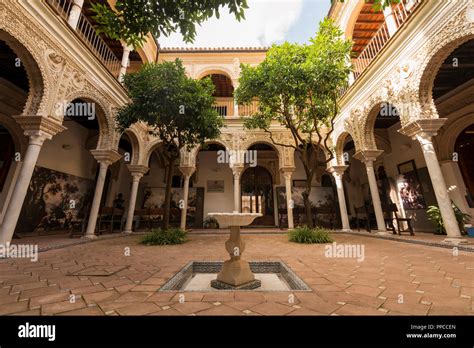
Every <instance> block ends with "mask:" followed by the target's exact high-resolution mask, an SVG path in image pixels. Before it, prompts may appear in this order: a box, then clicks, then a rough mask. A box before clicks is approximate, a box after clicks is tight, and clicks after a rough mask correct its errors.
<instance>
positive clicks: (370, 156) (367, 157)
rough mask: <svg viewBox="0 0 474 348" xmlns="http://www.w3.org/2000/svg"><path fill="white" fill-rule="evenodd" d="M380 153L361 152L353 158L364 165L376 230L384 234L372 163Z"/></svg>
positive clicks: (383, 223) (376, 151)
mask: <svg viewBox="0 0 474 348" xmlns="http://www.w3.org/2000/svg"><path fill="white" fill-rule="evenodd" d="M381 153H382V151H381V150H363V151H359V152H357V153H356V154H355V155H354V157H355V158H357V159H359V160H360V161H362V162H363V163H364V164H365V168H366V171H367V178H368V179H369V187H370V195H371V197H372V205H373V207H374V213H375V219H376V221H377V229H378V230H379V232H386V231H387V229H386V227H385V219H384V216H383V211H382V204H381V203H380V196H379V189H378V187H377V179H376V178H375V172H374V161H375V159H376V158H377V157H378V156H379V155H380V154H381Z"/></svg>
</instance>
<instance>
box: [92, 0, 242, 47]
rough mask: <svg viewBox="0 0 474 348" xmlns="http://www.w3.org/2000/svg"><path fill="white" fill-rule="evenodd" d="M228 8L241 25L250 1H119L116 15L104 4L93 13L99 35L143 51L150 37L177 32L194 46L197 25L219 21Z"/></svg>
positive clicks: (95, 7)
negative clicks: (142, 46) (215, 18)
mask: <svg viewBox="0 0 474 348" xmlns="http://www.w3.org/2000/svg"><path fill="white" fill-rule="evenodd" d="M224 6H227V7H228V8H229V12H230V13H233V14H234V15H235V17H236V19H237V20H238V21H240V20H241V19H244V18H245V17H244V10H245V9H247V8H248V6H247V0H119V1H117V2H116V4H115V11H114V10H112V9H111V8H110V7H109V6H108V5H107V4H100V3H97V4H92V9H93V11H94V12H95V13H96V16H95V17H94V19H95V20H96V21H97V23H98V24H99V27H98V31H99V32H103V33H105V34H106V35H107V36H109V37H110V38H112V39H116V40H125V41H126V42H127V44H129V45H131V46H134V47H140V46H141V45H142V44H143V43H144V42H145V40H146V36H147V35H148V33H151V34H153V35H154V36H155V37H156V38H159V37H160V36H161V35H164V36H168V35H170V34H171V33H173V32H175V31H177V30H179V31H180V32H181V34H182V35H183V38H184V41H185V42H192V41H194V38H195V36H196V24H201V23H202V22H204V21H205V20H207V19H209V18H210V17H212V16H213V15H215V16H216V17H217V18H219V11H220V10H221V7H224Z"/></svg>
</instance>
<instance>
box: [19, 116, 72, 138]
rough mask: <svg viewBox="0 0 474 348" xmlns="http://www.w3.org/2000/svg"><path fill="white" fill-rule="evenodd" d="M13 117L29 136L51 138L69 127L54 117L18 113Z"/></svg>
mask: <svg viewBox="0 0 474 348" xmlns="http://www.w3.org/2000/svg"><path fill="white" fill-rule="evenodd" d="M13 118H14V119H15V121H16V122H17V123H18V124H19V125H20V127H21V128H22V129H23V131H24V134H25V135H26V136H28V137H34V136H36V137H43V138H44V139H51V138H52V137H53V136H54V135H56V134H58V133H60V132H62V131H64V130H66V129H67V128H66V127H64V126H63V125H62V124H60V123H59V122H58V121H57V120H55V119H53V118H52V117H47V116H24V115H17V116H13Z"/></svg>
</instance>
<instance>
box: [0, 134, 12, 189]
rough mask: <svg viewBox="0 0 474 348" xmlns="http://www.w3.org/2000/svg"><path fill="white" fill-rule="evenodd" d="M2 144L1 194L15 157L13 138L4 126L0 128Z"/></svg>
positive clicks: (0, 155)
mask: <svg viewBox="0 0 474 348" xmlns="http://www.w3.org/2000/svg"><path fill="white" fill-rule="evenodd" d="M0 144H2V146H1V147H0V192H2V191H3V187H4V186H5V182H6V180H7V176H8V172H9V171H10V167H11V164H12V161H13V156H14V155H15V144H14V143H13V138H12V137H11V135H10V133H9V132H8V131H7V130H6V129H5V128H3V127H2V126H0Z"/></svg>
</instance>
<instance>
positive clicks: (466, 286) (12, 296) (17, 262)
mask: <svg viewBox="0 0 474 348" xmlns="http://www.w3.org/2000/svg"><path fill="white" fill-rule="evenodd" d="M333 236H334V238H335V241H336V242H337V243H341V244H343V243H344V244H357V245H362V246H364V248H365V249H364V251H365V255H364V261H362V262H358V261H357V260H356V259H355V258H329V257H326V256H325V250H326V249H325V245H300V244H294V243H289V242H288V241H287V237H286V236H285V235H281V234H278V235H277V234H267V235H255V234H251V235H245V236H244V238H245V240H246V242H247V247H246V250H245V252H244V258H246V259H247V260H254V261H260V260H281V261H283V262H285V263H286V264H287V265H288V266H289V267H291V268H292V269H293V271H294V272H296V273H297V274H298V275H299V276H300V277H301V278H302V279H303V280H304V281H305V282H306V283H307V284H308V285H309V286H310V287H311V288H312V289H313V291H312V292H290V291H286V292H264V291H253V292H158V291H157V290H158V289H159V288H160V287H161V286H162V285H163V284H164V283H165V282H166V281H167V280H168V279H169V278H170V277H171V276H173V275H174V274H175V273H176V272H177V271H179V270H180V269H181V268H182V267H183V266H184V265H186V264H187V263H188V262H189V261H193V260H194V261H206V260H208V261H213V260H224V259H227V255H226V251H225V249H224V242H225V240H226V239H227V237H226V236H225V235H193V234H191V235H190V238H189V241H188V242H187V243H185V244H183V245H175V246H142V245H140V244H138V236H130V237H123V238H114V239H105V240H101V241H97V242H94V243H87V244H82V245H75V246H69V247H65V248H62V249H56V250H50V251H45V252H42V253H40V254H39V261H38V262H30V260H25V259H7V260H0V315H9V314H14V315H23V314H30V315H40V314H41V315H406V314H420V315H438V314H441V315H473V314H474V307H473V298H474V254H473V253H471V252H464V251H459V252H458V253H453V250H451V249H442V248H436V247H429V246H424V245H416V244H408V243H400V242H394V241H388V240H382V239H376V238H366V237H363V236H358V235H349V234H333ZM127 255H129V256H127ZM98 265H109V266H111V267H106V268H107V269H108V270H109V271H111V272H112V273H109V275H104V273H101V271H100V269H104V267H93V268H92V270H93V271H94V272H95V273H94V274H96V275H92V273H90V272H83V273H82V274H83V275H68V273H74V272H77V271H80V270H82V269H84V268H87V267H90V266H98ZM115 266H117V267H115ZM118 266H121V267H118ZM122 267H125V268H122ZM98 270H99V271H98ZM114 271H116V273H113V272H114ZM75 274H77V273H75ZM85 274H87V275H85Z"/></svg>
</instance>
